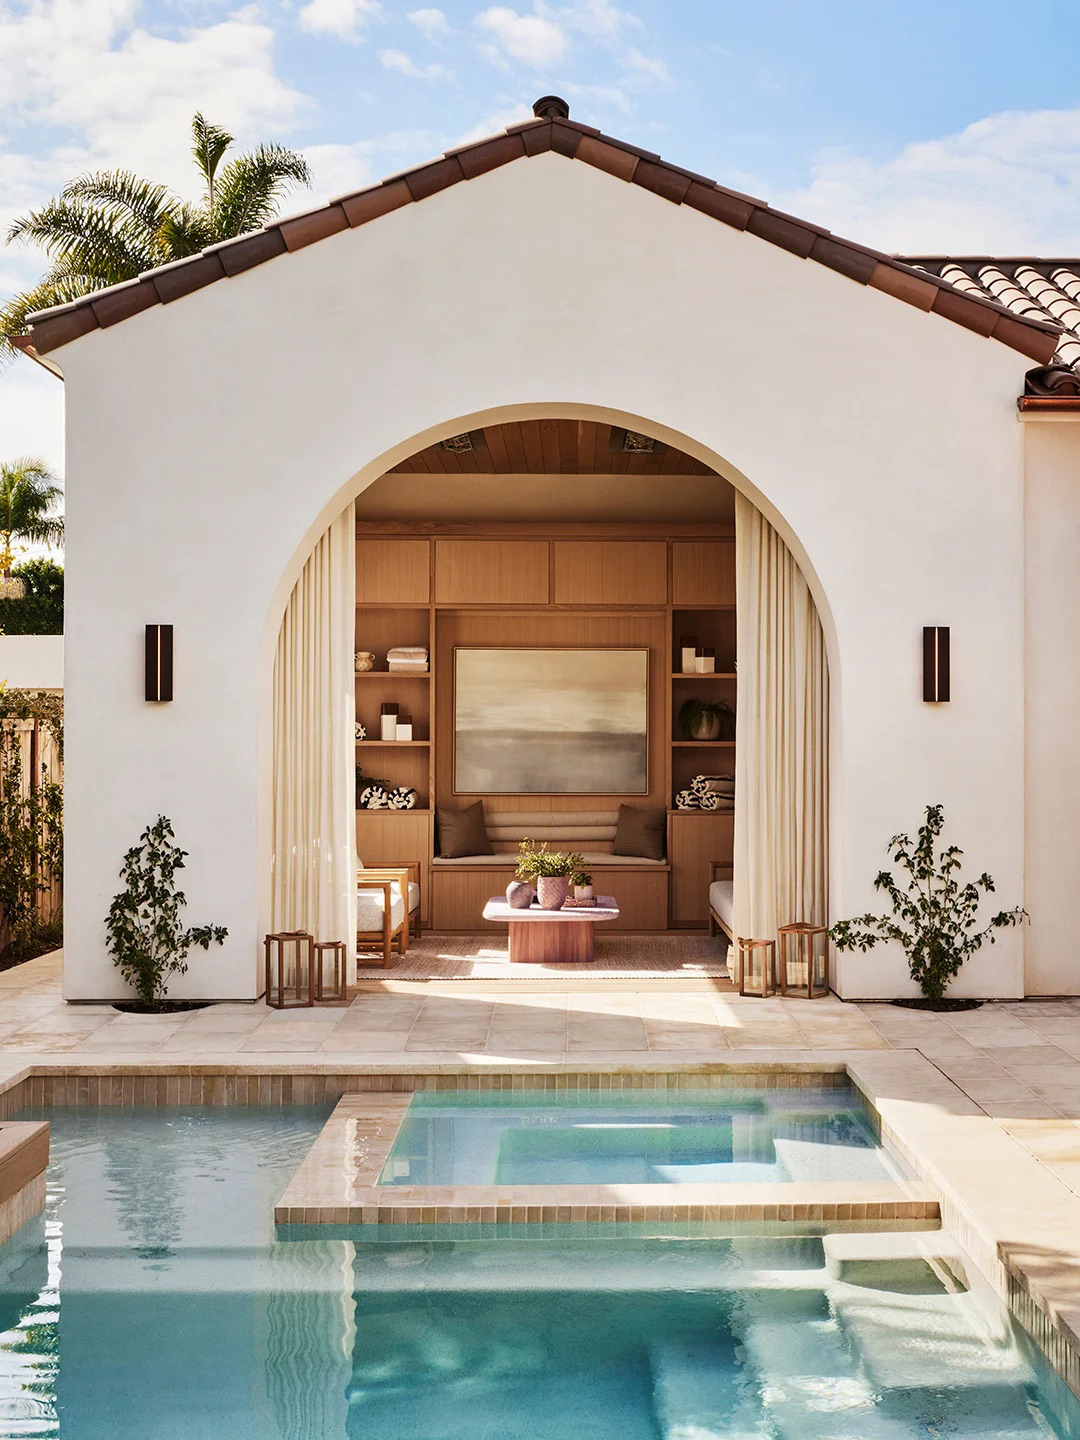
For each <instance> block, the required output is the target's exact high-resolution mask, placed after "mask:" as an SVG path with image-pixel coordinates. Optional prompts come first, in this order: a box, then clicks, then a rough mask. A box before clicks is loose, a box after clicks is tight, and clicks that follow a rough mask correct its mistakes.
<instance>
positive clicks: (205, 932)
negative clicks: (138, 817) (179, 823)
mask: <svg viewBox="0 0 1080 1440" xmlns="http://www.w3.org/2000/svg"><path fill="white" fill-rule="evenodd" d="M186 858H187V851H186V850H181V849H180V847H179V845H176V844H174V843H173V828H172V822H171V821H170V820H169V819H167V818H166V816H164V815H159V816H158V818H157V819H156V820H155V821H154V823H153V824H152V825H148V826H147V827H146V829H145V830H144V831H143V833H142V835H141V836H140V837H139V843H138V845H136V846H134V847H133V848H132V849H130V850H129V851H128V852H127V854H126V855H125V856H124V864H123V866H122V868H121V870H120V878H121V879H122V880H124V881H125V882H126V884H125V888H124V889H123V890H121V891H120V893H119V895H115V896H114V897H113V902H112V904H111V905H110V906H109V913H108V916H107V917H106V920H105V929H106V932H107V934H108V940H107V942H106V944H107V948H108V951H109V954H110V955H111V956H112V958H113V964H114V965H115V966H116V967H117V969H118V970H119V971H120V973H121V975H123V977H124V979H125V980H126V981H127V982H128V984H129V985H131V986H132V987H133V988H134V990H135V995H136V998H135V1000H134V1001H124V1002H121V1003H120V1004H118V1005H117V1006H116V1009H118V1010H128V1011H133V1012H135V1013H136V1014H141V1015H157V1014H160V1013H162V1012H163V1011H167V1010H194V1009H197V1008H199V1003H198V1002H191V1001H187V1002H185V1001H182V1000H166V998H165V991H166V989H167V987H168V983H169V977H170V975H183V974H185V973H186V971H187V968H188V967H187V955H188V951H189V950H190V949H191V947H192V946H193V945H198V946H200V947H201V948H202V949H203V950H209V948H210V946H211V945H220V944H221V943H222V942H223V941H224V939H225V937H226V936H227V935H228V933H229V932H228V931H227V930H226V929H225V928H224V926H222V925H194V926H191V927H185V926H184V925H183V923H182V921H181V913H182V911H183V909H184V907H185V906H186V905H187V896H186V895H185V894H184V892H183V891H182V890H178V889H177V888H176V872H177V871H178V870H183V868H184V861H185V859H186Z"/></svg>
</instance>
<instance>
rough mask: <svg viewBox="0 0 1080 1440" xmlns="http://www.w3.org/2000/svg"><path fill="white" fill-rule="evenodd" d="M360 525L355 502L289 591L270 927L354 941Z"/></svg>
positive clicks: (277, 704) (280, 666)
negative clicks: (355, 663) (355, 516)
mask: <svg viewBox="0 0 1080 1440" xmlns="http://www.w3.org/2000/svg"><path fill="white" fill-rule="evenodd" d="M355 592H356V526H355V521H354V519H353V507H352V506H351V505H350V506H349V507H348V509H347V510H345V511H344V512H343V513H342V514H341V515H339V516H338V518H337V519H336V520H335V521H334V522H333V524H332V525H331V526H330V528H329V529H328V530H327V531H326V533H325V534H324V535H323V536H322V538H321V539H320V540H319V541H318V543H317V544H316V546H315V548H314V550H313V551H312V552H311V555H310V557H309V558H308V561H307V563H306V565H305V566H304V568H303V570H302V572H301V574H300V578H299V580H297V582H296V585H295V586H294V587H293V592H292V594H291V595H290V596H289V603H288V605H287V606H286V607H285V616H284V619H283V620H282V622H281V633H280V634H279V636H278V646H277V654H276V656H275V660H274V804H273V825H274V847H273V878H272V891H271V894H272V904H271V924H272V925H273V928H274V930H275V931H280V930H308V931H310V932H311V934H312V935H314V936H315V939H316V940H344V941H345V944H346V946H347V947H348V953H349V954H350V955H352V954H353V953H354V952H355V947H356V859H355V856H356V835H355V829H356V816H355V805H356V800H355V791H356V779H355V748H354V746H355V693H354V688H353V639H354V627H355V620H356V608H355V607H356V598H355Z"/></svg>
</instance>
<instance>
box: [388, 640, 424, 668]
mask: <svg viewBox="0 0 1080 1440" xmlns="http://www.w3.org/2000/svg"><path fill="white" fill-rule="evenodd" d="M386 668H387V669H388V670H390V671H392V672H394V673H395V674H399V675H426V674H427V669H428V652H427V648H426V646H424V645H395V646H393V647H392V648H391V649H390V650H388V651H387V652H386Z"/></svg>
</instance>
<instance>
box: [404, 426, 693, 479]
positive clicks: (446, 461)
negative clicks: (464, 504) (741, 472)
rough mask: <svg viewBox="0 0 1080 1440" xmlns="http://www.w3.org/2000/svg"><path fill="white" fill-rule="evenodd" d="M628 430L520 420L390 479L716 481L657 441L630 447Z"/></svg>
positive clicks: (412, 459) (417, 459)
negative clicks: (692, 478) (702, 477)
mask: <svg viewBox="0 0 1080 1440" xmlns="http://www.w3.org/2000/svg"><path fill="white" fill-rule="evenodd" d="M626 434H627V432H626V431H625V430H621V429H618V428H615V427H612V426H611V425H605V424H600V423H597V422H596V421H592V420H520V421H516V422H515V423H513V424H511V425H488V426H486V427H485V428H484V429H483V430H474V431H472V432H470V438H471V443H472V448H471V449H461V450H452V449H447V448H446V447H445V446H444V444H443V443H442V442H440V443H439V444H438V445H431V446H429V447H428V448H427V449H426V450H418V451H417V452H416V454H415V455H410V456H409V458H408V459H407V460H403V461H402V462H401V464H400V465H395V466H394V468H393V470H392V471H390V473H391V474H401V475H712V474H713V473H714V471H713V470H712V469H711V468H710V467H709V466H708V465H705V464H703V463H702V462H701V461H700V460H695V459H694V458H693V456H691V455H687V454H686V453H685V452H684V451H682V450H676V449H674V448H673V447H672V446H670V445H664V444H662V443H661V442H660V441H659V440H656V441H654V442H653V448H652V450H651V451H645V452H641V451H635V450H632V449H627V448H626V445H627V443H629V444H631V445H632V444H634V440H633V438H631V440H630V441H629V442H627V441H626V438H625V437H626Z"/></svg>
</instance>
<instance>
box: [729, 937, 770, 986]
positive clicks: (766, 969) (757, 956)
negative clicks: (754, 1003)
mask: <svg viewBox="0 0 1080 1440" xmlns="http://www.w3.org/2000/svg"><path fill="white" fill-rule="evenodd" d="M736 945H737V947H738V952H739V954H738V962H739V994H740V995H757V996H760V997H761V998H762V999H764V998H765V997H766V996H768V995H775V994H776V941H775V940H744V939H742V937H740V938H739V939H738V940H737V941H736Z"/></svg>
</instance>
